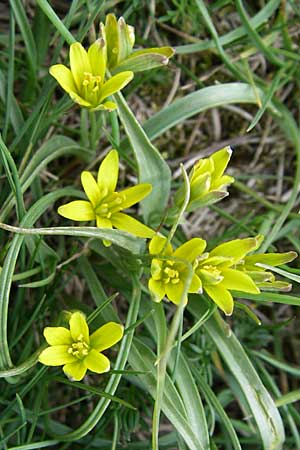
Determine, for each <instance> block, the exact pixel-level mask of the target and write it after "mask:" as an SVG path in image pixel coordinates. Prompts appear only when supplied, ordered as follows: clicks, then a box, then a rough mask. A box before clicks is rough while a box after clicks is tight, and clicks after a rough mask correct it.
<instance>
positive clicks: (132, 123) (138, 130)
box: [114, 93, 171, 227]
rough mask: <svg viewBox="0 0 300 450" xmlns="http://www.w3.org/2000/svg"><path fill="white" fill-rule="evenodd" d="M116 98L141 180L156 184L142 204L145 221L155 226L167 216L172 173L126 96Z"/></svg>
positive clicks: (116, 96)
mask: <svg viewBox="0 0 300 450" xmlns="http://www.w3.org/2000/svg"><path fill="white" fill-rule="evenodd" d="M114 99H115V102H116V103H117V105H118V113H119V117H120V120H121V122H122V124H123V126H124V128H125V131H126V134H127V136H128V138H129V141H130V143H131V146H132V149H133V151H134V154H135V157H136V160H137V164H138V172H139V181H140V182H141V183H150V184H151V185H152V192H151V193H150V195H148V196H147V197H146V198H145V199H144V200H143V201H142V202H141V205H142V210H143V216H144V219H145V222H146V223H147V224H148V225H151V226H152V227H155V226H158V225H159V224H160V222H161V221H162V219H163V216H164V214H165V209H166V206H167V203H168V199H169V194H170V186H171V172H170V169H169V167H168V165H167V163H166V162H165V161H164V160H163V158H162V156H161V155H160V153H159V152H158V151H157V149H156V148H155V147H154V146H153V145H152V144H151V142H150V140H149V139H148V137H147V135H146V133H145V132H144V130H143V128H142V127H141V126H140V124H139V123H138V121H137V120H136V118H135V117H134V115H133V113H132V111H131V110H130V108H129V107H128V105H127V103H126V101H125V100H124V97H123V96H122V94H120V93H117V94H115V95H114Z"/></svg>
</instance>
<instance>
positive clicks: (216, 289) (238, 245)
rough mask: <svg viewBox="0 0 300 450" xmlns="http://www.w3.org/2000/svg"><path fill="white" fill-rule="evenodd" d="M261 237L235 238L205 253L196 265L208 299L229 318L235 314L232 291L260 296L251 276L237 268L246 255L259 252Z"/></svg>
mask: <svg viewBox="0 0 300 450" xmlns="http://www.w3.org/2000/svg"><path fill="white" fill-rule="evenodd" d="M261 241H262V236H256V237H254V238H246V239H235V240H233V241H229V242H225V243H224V244H220V245H218V246H217V247H216V248H215V249H213V250H212V251H211V252H210V253H205V254H203V255H202V256H200V257H199V258H197V261H196V263H195V265H194V268H195V273H196V274H197V275H198V277H199V278H200V280H201V285H202V287H203V289H204V291H205V292H206V293H207V294H208V295H209V297H210V298H211V299H212V300H213V301H214V302H215V303H216V304H217V306H218V307H219V308H220V309H221V310H222V311H223V312H224V313H225V314H226V315H228V316H230V315H231V314H232V311H233V297H232V294H231V292H230V290H236V291H241V292H249V293H251V294H259V292H260V290H259V288H258V287H257V286H256V283H255V282H254V281H253V280H252V278H251V276H249V274H247V273H246V272H242V271H240V270H239V269H237V267H236V265H237V264H238V263H240V261H242V260H243V259H244V258H245V256H246V255H247V253H249V252H251V251H253V250H256V249H257V248H258V246H259V245H260V243H261Z"/></svg>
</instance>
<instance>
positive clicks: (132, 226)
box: [58, 150, 154, 245]
mask: <svg viewBox="0 0 300 450" xmlns="http://www.w3.org/2000/svg"><path fill="white" fill-rule="evenodd" d="M118 174H119V157H118V152H117V151H116V150H111V151H110V152H109V153H108V154H107V156H106V157H105V158H104V160H103V161H102V163H101V164H100V167H99V171H98V177H97V181H96V180H95V178H94V177H93V175H92V174H91V173H90V172H87V171H84V172H82V174H81V183H82V186H83V189H84V191H85V194H86V196H87V198H88V200H75V201H72V202H70V203H67V204H66V205H62V206H60V207H59V208H58V213H59V214H60V215H61V216H63V217H66V218H67V219H71V220H75V221H89V220H96V223H97V227H99V228H113V227H114V228H118V229H119V230H122V231H127V232H128V233H131V234H133V235H135V236H138V237H142V238H150V237H152V236H153V235H154V231H153V230H151V228H149V227H147V226H146V225H144V224H142V223H141V222H139V221H138V220H136V219H134V218H133V217H131V216H129V215H128V214H124V213H123V212H121V211H122V210H123V209H126V208H129V207H130V206H132V205H134V204H135V203H138V202H140V201H141V200H142V199H143V198H145V197H146V196H147V195H148V194H149V193H150V192H151V189H152V186H151V184H147V183H141V184H137V185H136V186H133V187H130V188H127V189H124V190H123V191H121V192H116V191H115V189H116V186H117V181H118ZM104 244H105V245H110V242H108V241H104Z"/></svg>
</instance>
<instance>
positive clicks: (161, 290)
mask: <svg viewBox="0 0 300 450" xmlns="http://www.w3.org/2000/svg"><path fill="white" fill-rule="evenodd" d="M205 246H206V242H205V241H204V240H203V239H200V238H193V239H191V240H190V241H188V242H186V243H185V244H183V245H181V246H180V247H178V248H177V249H176V250H175V251H174V250H173V248H172V245H171V244H170V243H168V244H167V245H166V238H165V237H162V236H157V235H156V236H154V237H153V238H152V239H151V241H150V244H149V252H150V255H154V258H153V259H152V262H151V278H150V279H149V282H148V287H149V290H150V292H151V293H152V295H153V297H154V300H155V301H156V302H160V301H161V300H162V299H163V297H164V296H167V298H168V299H169V300H170V301H171V302H173V303H175V304H176V305H178V304H179V303H180V301H181V297H182V295H183V290H184V287H185V283H186V280H187V277H188V275H189V263H190V266H191V265H192V264H193V263H194V261H195V259H196V257H197V256H198V255H201V254H202V252H203V250H204V248H205ZM162 257H163V258H162ZM200 288H201V281H200V279H199V277H198V276H197V275H196V274H195V273H193V276H192V279H191V282H190V285H189V286H188V292H189V293H192V292H194V293H195V292H198V291H199V290H200ZM187 300H188V299H187V296H186V297H185V299H184V303H187Z"/></svg>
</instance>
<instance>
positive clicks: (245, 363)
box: [188, 295, 284, 450]
mask: <svg viewBox="0 0 300 450" xmlns="http://www.w3.org/2000/svg"><path fill="white" fill-rule="evenodd" d="M203 303H204V302H203V297H200V296H199V295H190V296H189V303H188V309H189V310H190V311H191V313H192V314H193V315H194V316H195V317H196V318H198V317H199V316H201V315H202V314H203V313H204V312H205V308H206V307H205V305H203ZM204 328H205V330H206V332H207V333H208V335H209V336H210V337H211V339H212V340H213V342H214V343H215V345H216V347H217V349H218V350H219V352H220V354H221V356H222V358H223V359H224V360H225V362H226V363H227V366H228V368H229V370H230V372H231V373H232V374H233V376H234V378H235V380H236V382H237V383H238V385H239V387H240V389H241V391H242V392H243V394H244V396H245V398H246V399H247V402H248V404H249V408H250V410H251V412H252V414H253V417H254V420H255V422H256V426H257V429H258V431H259V434H260V437H261V442H262V445H263V448H264V449H265V450H270V449H272V450H281V449H282V444H283V442H284V428H283V424H282V420H281V417H280V415H279V412H278V410H277V408H276V406H275V404H274V402H273V400H272V398H271V396H270V395H269V393H268V391H267V390H266V388H265V387H264V385H263V384H262V382H261V380H260V378H259V376H258V374H257V372H256V371H255V369H254V367H253V365H252V364H251V362H250V360H249V358H248V357H247V355H246V353H245V351H244V349H243V347H242V346H241V344H240V343H239V341H238V339H237V338H236V337H235V335H234V333H232V332H231V333H230V335H228V334H227V333H226V332H225V329H226V326H225V323H224V322H223V320H222V319H221V317H220V315H219V313H215V315H214V317H211V318H210V319H209V320H207V321H206V322H205V324H204Z"/></svg>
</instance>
